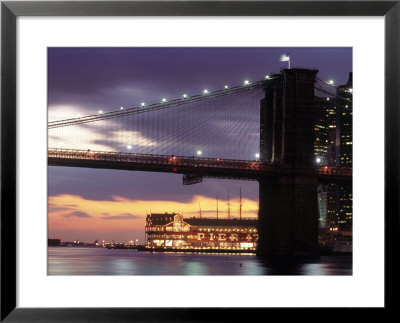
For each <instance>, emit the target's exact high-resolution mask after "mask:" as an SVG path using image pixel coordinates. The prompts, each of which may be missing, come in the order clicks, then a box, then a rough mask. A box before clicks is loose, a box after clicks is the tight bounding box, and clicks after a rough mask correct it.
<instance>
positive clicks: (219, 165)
mask: <svg viewBox="0 0 400 323" xmlns="http://www.w3.org/2000/svg"><path fill="white" fill-rule="evenodd" d="M47 156H48V165H49V166H68V167H86V168H101V169H122V170H135V171H151V172H167V173H177V174H195V175H199V176H203V177H216V178H230V179H246V180H257V179H259V178H260V177H274V176H284V175H285V174H291V173H292V172H293V169H292V168H288V167H283V166H280V165H276V164H270V163H269V164H268V163H264V162H261V161H256V160H254V161H249V160H232V159H220V158H197V157H196V158H195V157H182V156H174V155H169V156H165V155H151V154H135V153H123V152H105V151H91V150H76V149H62V148H49V149H48V154H47ZM299 171H301V174H302V175H310V176H314V175H315V176H317V177H318V178H319V179H320V180H329V181H336V180H338V181H351V179H352V168H345V167H328V166H324V167H316V168H307V169H302V170H299V169H297V172H299Z"/></svg>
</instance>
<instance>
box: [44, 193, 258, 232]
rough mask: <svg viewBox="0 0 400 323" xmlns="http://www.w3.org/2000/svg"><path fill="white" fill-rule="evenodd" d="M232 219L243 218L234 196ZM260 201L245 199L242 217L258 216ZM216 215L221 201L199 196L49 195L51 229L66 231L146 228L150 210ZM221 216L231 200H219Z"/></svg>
mask: <svg viewBox="0 0 400 323" xmlns="http://www.w3.org/2000/svg"><path fill="white" fill-rule="evenodd" d="M229 203H230V210H231V212H230V214H231V218H234V217H237V218H238V217H239V208H240V201H239V199H231V200H230V201H229ZM257 203H258V202H257V201H253V200H249V199H242V217H244V218H255V217H257V211H258V204H257ZM200 209H201V214H202V217H210V218H215V217H216V210H217V201H216V199H212V198H209V197H206V196H200V195H195V196H194V197H193V198H192V200H191V201H189V202H175V201H161V200H150V201H149V200H134V199H128V198H125V197H120V196H113V197H112V200H104V201H99V200H90V199H85V198H83V197H82V196H80V195H71V194H62V195H56V196H49V198H48V229H49V231H51V232H56V233H58V234H62V232H63V231H65V230H67V231H68V230H74V229H76V228H79V229H80V230H82V231H90V230H92V231H97V232H121V231H132V230H135V231H143V233H144V226H145V219H146V215H147V214H149V213H164V212H169V213H172V212H176V213H180V214H183V215H184V216H185V217H193V216H195V217H199V215H200ZM218 209H219V212H218V213H219V218H227V217H228V215H227V214H228V202H227V200H219V202H218Z"/></svg>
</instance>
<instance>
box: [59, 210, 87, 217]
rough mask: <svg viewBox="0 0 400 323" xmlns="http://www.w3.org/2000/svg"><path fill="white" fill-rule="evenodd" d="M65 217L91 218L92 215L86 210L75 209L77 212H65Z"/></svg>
mask: <svg viewBox="0 0 400 323" xmlns="http://www.w3.org/2000/svg"><path fill="white" fill-rule="evenodd" d="M63 216H64V217H66V218H70V217H74V216H75V217H77V218H91V216H90V215H89V214H87V213H85V212H81V211H75V212H71V213H68V214H63Z"/></svg>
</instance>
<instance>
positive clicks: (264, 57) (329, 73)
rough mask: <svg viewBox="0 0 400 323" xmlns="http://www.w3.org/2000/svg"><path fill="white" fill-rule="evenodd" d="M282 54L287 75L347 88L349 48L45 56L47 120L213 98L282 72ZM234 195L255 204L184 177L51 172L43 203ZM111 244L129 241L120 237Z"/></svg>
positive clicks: (54, 52)
mask: <svg viewBox="0 0 400 323" xmlns="http://www.w3.org/2000/svg"><path fill="white" fill-rule="evenodd" d="M283 53H289V54H290V57H291V66H292V68H293V67H303V68H315V69H318V70H319V74H318V77H319V78H321V79H324V80H330V79H333V80H335V83H336V84H338V85H340V84H345V83H346V82H347V79H348V74H349V72H351V71H352V49H351V48H49V49H48V89H49V92H48V105H49V120H54V119H65V118H69V117H75V116H76V115H75V114H76V112H77V111H78V112H79V113H81V114H82V115H86V114H95V113H97V111H98V110H103V111H105V112H107V111H114V110H117V109H119V107H120V106H130V105H137V104H139V103H140V102H141V101H146V102H158V101H159V100H160V98H162V97H168V98H177V97H180V96H181V95H182V93H185V92H188V93H193V94H195V93H196V94H197V93H201V91H202V90H203V89H204V88H207V89H210V90H216V89H220V88H222V87H223V85H224V84H239V83H242V82H243V80H245V79H249V80H252V81H257V80H261V79H263V78H264V77H265V75H267V74H271V73H274V72H279V69H280V67H282V66H287V63H286V62H279V57H280V55H281V54H283ZM240 188H241V189H242V193H243V196H244V197H246V198H248V199H251V200H257V197H258V184H257V182H252V181H232V180H215V179H206V180H205V182H203V183H201V184H196V185H191V186H183V185H182V176H181V175H175V174H160V173H144V172H129V171H118V170H96V169H84V168H81V169H80V168H67V167H49V196H58V195H61V194H71V195H79V196H82V197H83V198H85V199H90V200H98V201H112V200H113V197H112V196H120V197H126V198H128V199H132V198H135V199H139V200H150V201H151V200H154V199H157V200H165V201H184V202H186V201H190V200H191V198H192V197H193V196H194V195H201V196H209V197H211V198H216V196H217V195H218V196H219V197H220V198H221V199H226V195H227V191H228V190H229V192H230V196H231V197H233V198H235V197H236V198H237V197H238V195H239V189H240ZM222 207H223V206H221V208H222ZM165 211H169V210H165ZM194 211H196V210H194ZM126 212H127V213H132V212H130V210H127V211H126ZM66 219H69V218H67V217H66ZM143 227H144V222H143ZM77 230H78V228H77ZM70 231H71V230H70ZM72 231H74V230H72ZM49 234H51V235H60V234H61V235H62V238H63V240H65V239H67V240H68V239H74V238H75V237H76V235H77V234H79V235H80V236H79V237H80V239H81V240H88V241H91V240H92V239H93V238H94V237H98V238H100V239H101V238H102V237H101V235H102V233H101V232H95V233H93V232H92V233H89V232H87V233H85V232H81V231H79V230H78V231H76V232H72V233H71V232H70V233H67V230H65V232H64V233H63V232H62V230H61V229H60V230H52V229H51V228H50V230H49ZM114 234H115V235H117V233H114ZM138 234H139V233H138ZM103 236H106V238H110V239H111V238H112V237H111V235H106V234H104V235H103ZM114 239H116V240H117V239H122V240H124V239H128V236H127V235H124V233H121V234H120V236H119V237H114Z"/></svg>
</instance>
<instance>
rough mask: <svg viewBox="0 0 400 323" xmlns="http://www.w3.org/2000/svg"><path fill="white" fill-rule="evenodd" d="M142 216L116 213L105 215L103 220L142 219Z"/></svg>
mask: <svg viewBox="0 0 400 323" xmlns="http://www.w3.org/2000/svg"><path fill="white" fill-rule="evenodd" d="M140 218H141V217H140V216H137V215H133V214H129V213H127V214H121V215H114V216H103V217H102V219H103V220H125V219H140Z"/></svg>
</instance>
